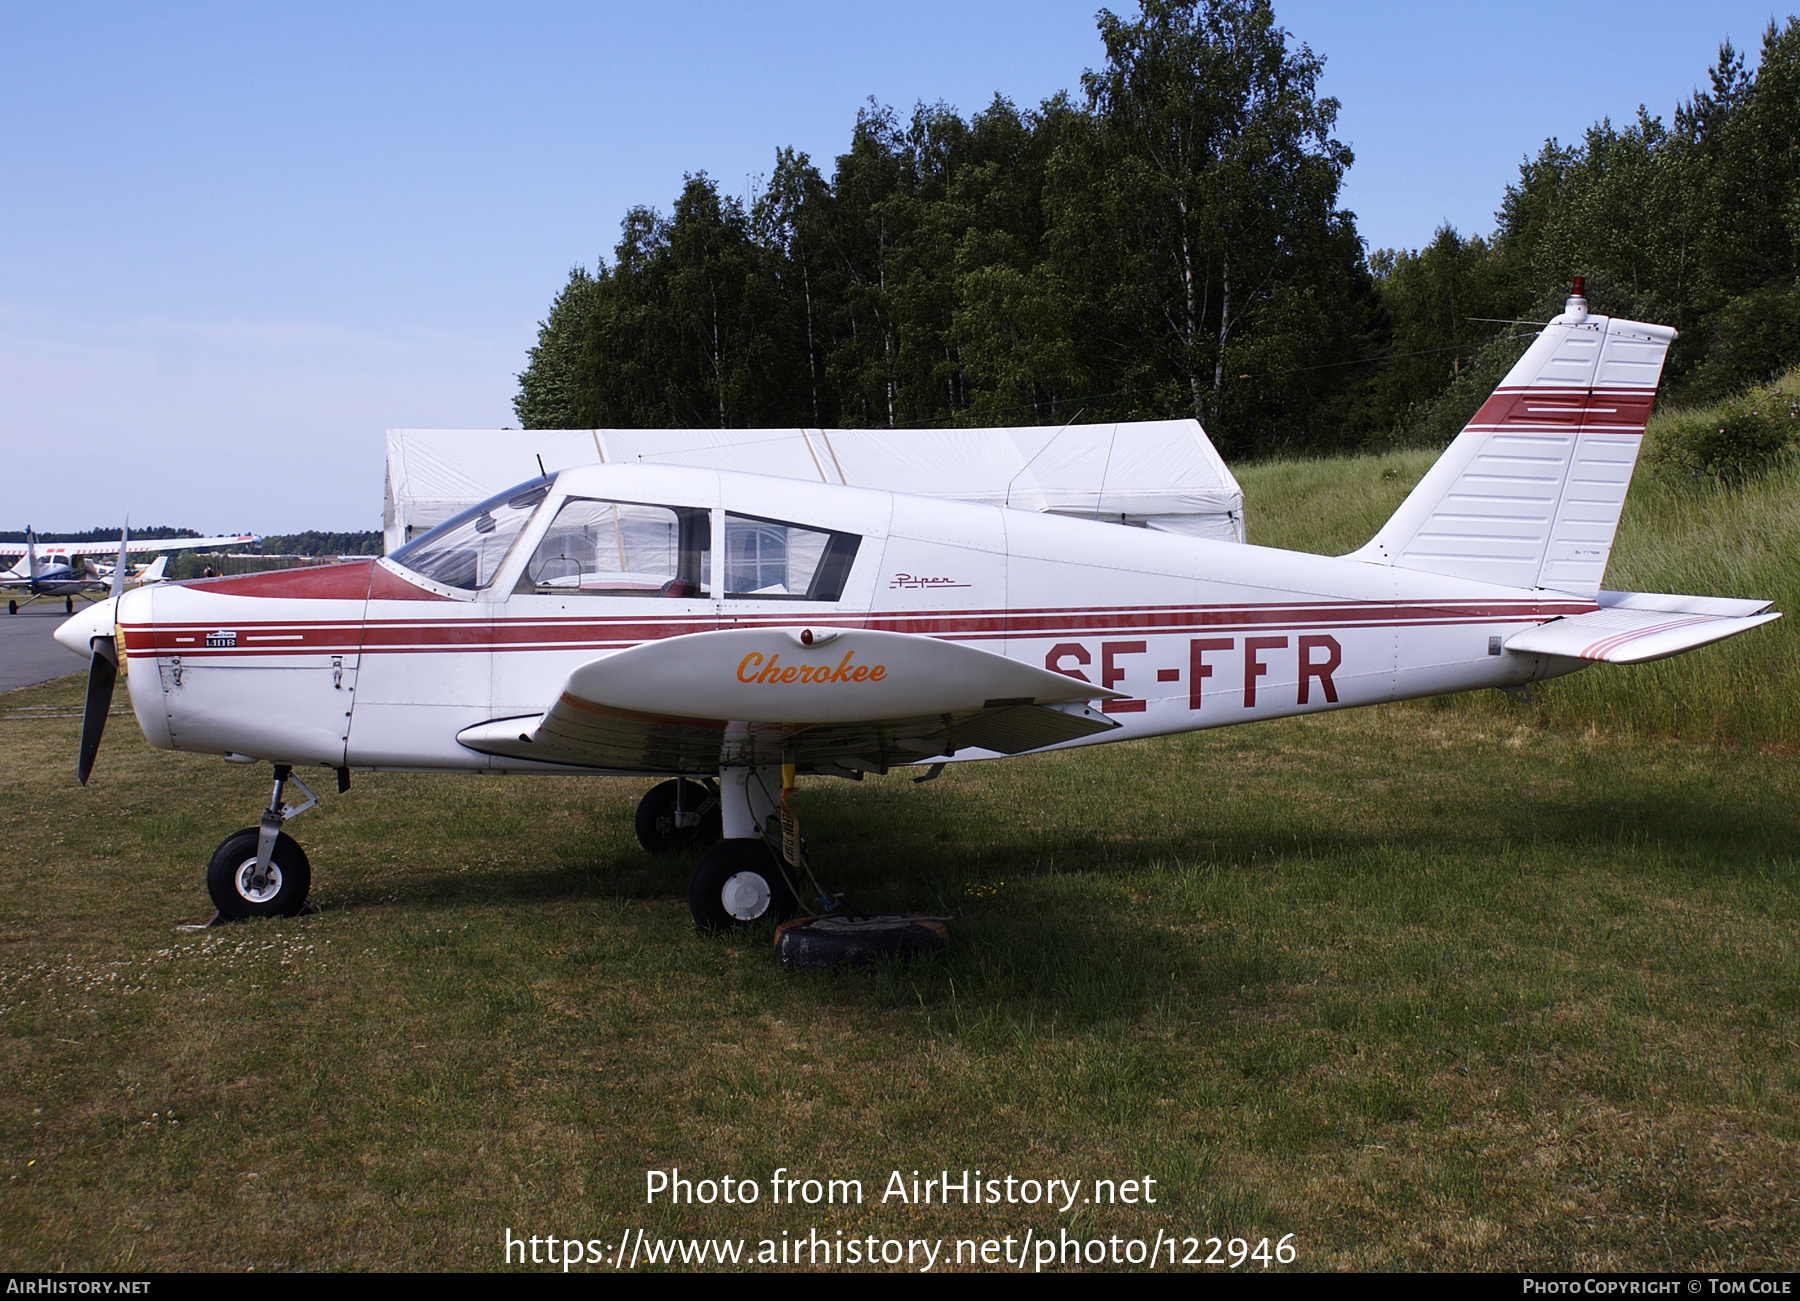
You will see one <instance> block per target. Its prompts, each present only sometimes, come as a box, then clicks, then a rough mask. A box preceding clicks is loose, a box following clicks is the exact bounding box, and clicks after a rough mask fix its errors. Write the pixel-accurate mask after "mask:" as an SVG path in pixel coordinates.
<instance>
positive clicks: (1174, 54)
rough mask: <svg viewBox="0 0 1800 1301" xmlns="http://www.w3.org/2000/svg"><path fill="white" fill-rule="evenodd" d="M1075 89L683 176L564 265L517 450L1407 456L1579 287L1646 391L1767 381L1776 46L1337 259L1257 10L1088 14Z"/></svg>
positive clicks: (1799, 55)
mask: <svg viewBox="0 0 1800 1301" xmlns="http://www.w3.org/2000/svg"><path fill="white" fill-rule="evenodd" d="M1098 21H1099V28H1100V35H1101V37H1102V40H1103V42H1104V45H1105V51H1106V59H1105V62H1104V64H1103V65H1102V66H1101V67H1100V68H1099V69H1098V70H1093V71H1089V72H1087V73H1084V74H1083V76H1082V78H1081V91H1080V95H1079V97H1076V96H1072V95H1070V94H1066V93H1065V94H1060V95H1058V96H1056V97H1055V98H1052V99H1050V100H1048V101H1046V102H1044V103H1043V104H1041V105H1039V106H1038V107H1037V108H1036V109H1035V110H1030V111H1020V110H1019V109H1017V108H1016V107H1015V106H1014V105H1013V104H1011V103H1010V102H1008V101H1007V100H1005V99H1003V98H996V99H995V101H994V102H993V103H992V104H991V105H990V106H988V107H987V108H986V109H985V110H983V111H982V112H979V113H976V114H974V115H973V116H972V117H970V118H968V119H966V120H965V119H964V118H962V117H960V116H959V115H958V114H957V113H956V112H955V111H953V110H952V109H950V108H949V107H947V106H945V105H942V104H938V105H931V106H925V105H921V106H919V107H918V108H916V109H915V110H914V111H913V113H912V115H911V116H910V117H909V118H902V117H901V116H900V115H898V114H897V113H896V112H895V111H894V110H893V109H891V108H887V107H882V106H880V105H877V104H874V103H873V102H871V104H870V105H869V106H868V107H867V108H865V109H864V110H863V111H862V112H861V113H860V114H859V115H858V117H857V121H856V125H855V129H854V130H853V132H852V133H851V138H850V144H849V148H848V150H847V151H846V152H844V153H843V154H842V155H840V156H839V157H838V158H837V159H836V161H835V163H834V165H833V167H832V171H831V174H830V176H829V177H827V176H826V175H825V174H824V172H823V171H821V170H820V168H819V167H818V166H816V165H815V164H814V163H813V162H812V161H811V160H810V159H809V158H808V157H807V156H806V155H805V154H803V153H796V152H795V151H794V150H792V149H779V150H777V152H776V157H775V165H774V169H773V171H772V172H771V174H770V175H769V176H768V177H767V178H766V181H764V182H763V183H762V184H761V186H760V187H759V188H758V190H757V192H756V193H754V194H753V195H751V196H749V197H748V199H747V200H745V199H738V198H735V197H732V196H730V195H725V194H721V193H720V191H719V188H718V186H717V184H716V183H715V182H714V181H713V180H712V179H711V178H709V177H708V176H706V175H705V174H697V175H692V176H690V177H689V178H688V181H687V184H686V186H685V188H684V189H683V191H682V193H681V195H680V197H679V198H678V199H676V201H675V204H674V207H673V210H672V211H670V212H669V213H667V214H665V213H663V212H660V211H658V210H657V209H654V208H650V207H637V208H633V209H632V210H631V211H630V212H629V213H628V214H627V216H626V217H625V220H624V222H623V224H622V232H621V236H620V239H619V242H618V244H617V247H616V248H615V250H614V252H613V256H612V258H611V260H610V261H608V260H606V259H604V258H603V259H601V260H600V261H599V263H598V264H597V266H596V267H595V268H594V269H593V270H591V271H590V270H587V269H585V268H577V269H575V270H574V271H573V272H571V274H570V277H569V280H568V282H567V283H566V284H565V285H564V286H563V287H562V289H561V291H560V292H559V293H558V294H557V295H556V297H555V299H554V301H553V302H552V304H551V307H550V311H549V315H548V317H547V318H546V319H545V320H544V321H543V322H542V323H541V326H540V330H539V336H538V342H537V345H536V347H534V348H533V349H532V350H531V353H530V357H529V362H528V365H527V367H526V369H525V370H524V371H523V372H522V373H521V374H520V375H519V377H518V378H519V392H518V395H517V397H516V398H515V401H514V409H515V411H516V413H517V415H518V417H519V420H520V423H521V425H522V426H523V427H525V428H594V427H709V426H710V427H759V426H774V427H782V426H798V425H806V426H825V427H923V426H941V425H953V424H962V425H990V424H1043V423H1062V422H1065V421H1071V420H1080V421H1100V420H1114V419H1145V418H1163V417H1170V416H1194V417H1197V418H1198V419H1200V420H1201V421H1202V423H1203V424H1205V425H1206V427H1207V429H1208V431H1209V433H1210V434H1211V435H1212V437H1213V439H1214V441H1215V442H1216V443H1217V444H1218V445H1219V447H1220V450H1221V451H1223V452H1224V453H1225V454H1226V455H1227V456H1232V457H1238V458H1244V457H1257V456H1268V455H1275V454H1281V453H1290V452H1303V451H1305V452H1313V451H1328V450H1340V449H1344V450H1347V449H1352V448H1366V447H1378V446H1390V445H1396V444H1429V443H1434V442H1442V441H1444V440H1445V439H1447V438H1448V437H1450V436H1451V435H1453V434H1454V432H1455V430H1456V429H1457V428H1460V426H1461V424H1462V422H1463V421H1464V420H1465V419H1466V418H1467V416H1468V415H1469V414H1470V412H1471V411H1472V410H1473V409H1474V406H1475V405H1477V404H1478V403H1479V400H1480V398H1481V397H1482V396H1484V395H1485V393H1486V391H1487V389H1488V388H1490V387H1491V386H1492V384H1493V383H1494V382H1495V381H1496V380H1497V379H1498V378H1499V376H1500V375H1501V374H1502V373H1503V372H1504V369H1505V367H1506V366H1507V365H1509V364H1510V363H1511V360H1512V359H1513V357H1515V356H1516V355H1517V353H1518V352H1519V351H1521V350H1522V349H1523V347H1524V346H1525V344H1526V342H1528V340H1529V337H1530V335H1531V333H1532V329H1533V327H1532V326H1531V325H1530V324H1529V323H1530V322H1532V321H1542V320H1544V319H1546V317H1547V316H1549V315H1551V314H1553V313H1554V312H1555V311H1557V310H1559V309H1560V307H1561V303H1562V299H1563V297H1564V296H1565V295H1566V293H1567V292H1568V286H1569V283H1570V280H1571V278H1572V277H1573V276H1574V275H1576V274H1584V275H1585V276H1586V277H1587V283H1588V291H1589V299H1590V302H1591V304H1592V306H1593V308H1594V310H1595V311H1598V312H1608V313H1613V314H1618V315H1625V316H1632V317H1636V318H1638V319H1643V320H1651V321H1661V322H1666V323H1669V324H1672V325H1675V326H1676V327H1677V328H1679V329H1680V330H1681V331H1682V337H1681V339H1680V340H1679V341H1678V343H1677V345H1676V347H1675V348H1674V350H1673V351H1672V353H1671V356H1670V361H1669V365H1668V369H1667V372H1666V379H1665V386H1664V394H1665V397H1668V396H1671V395H1672V396H1674V397H1675V398H1677V399H1690V398H1691V399H1700V398H1711V397H1714V396H1717V395H1719V394H1723V393H1726V392H1730V391H1733V390H1735V389H1737V388H1740V387H1742V386H1744V385H1746V384H1750V383H1755V382H1757V381H1760V380H1762V379H1765V378H1766V377H1767V376H1768V375H1770V374H1771V373H1774V372H1776V371H1778V370H1780V369H1782V368H1784V367H1786V366H1789V365H1793V364H1795V363H1796V362H1800V281H1797V278H1796V277H1797V275H1800V22H1797V21H1796V20H1795V19H1794V18H1791V17H1790V18H1789V19H1787V20H1786V22H1785V23H1784V24H1774V23H1771V25H1770V27H1769V28H1768V30H1767V32H1766V33H1765V35H1764V37H1763V42H1762V49H1761V54H1760V59H1759V62H1758V65H1757V67H1756V69H1755V71H1754V72H1751V71H1747V70H1746V67H1745V61H1744V58H1743V56H1742V54H1741V53H1739V52H1738V51H1735V50H1733V49H1732V48H1731V47H1730V45H1728V44H1727V45H1725V46H1724V47H1722V48H1721V50H1720V55H1719V61H1718V63H1717V64H1716V65H1715V66H1714V67H1713V68H1712V69H1711V70H1710V77H1709V86H1708V88H1707V89H1705V90H1698V91H1696V93H1695V94H1694V96H1693V97H1692V98H1691V99H1689V100H1687V101H1685V102H1683V103H1682V104H1680V105H1679V106H1677V107H1676V109H1675V111H1674V114H1673V118H1672V120H1671V122H1670V123H1669V124H1668V125H1664V123H1663V121H1662V120H1661V119H1660V118H1659V117H1655V116H1652V115H1650V114H1649V113H1648V112H1646V111H1645V110H1642V109H1640V110H1639V115H1638V118H1637V120H1636V121H1635V122H1633V123H1631V124H1630V125H1628V126H1625V127H1623V128H1618V127H1615V126H1613V125H1612V124H1611V123H1610V122H1601V123H1599V124H1596V125H1595V126H1594V127H1593V128H1591V129H1590V130H1589V131H1588V132H1587V134H1586V136H1585V138H1584V139H1583V140H1582V141H1581V142H1579V143H1577V144H1571V145H1563V144H1560V143H1558V142H1556V141H1550V142H1548V143H1546V144H1545V145H1544V146H1543V147H1542V149H1541V150H1540V151H1539V152H1538V153H1537V155H1536V156H1535V157H1531V158H1528V159H1527V161H1526V162H1525V163H1524V164H1523V166H1522V167H1521V169H1520V173H1519V176H1518V178H1517V180H1516V181H1515V182H1514V183H1513V184H1512V185H1510V186H1507V187H1506V189H1505V193H1504V196H1503V197H1502V199H1501V202H1500V209H1499V211H1498V212H1497V213H1496V227H1495V230H1494V231H1493V233H1492V234H1491V235H1490V236H1480V235H1474V236H1469V237H1467V238H1465V237H1463V236H1461V235H1459V234H1458V233H1457V232H1456V231H1455V230H1452V229H1448V228H1446V229H1442V230H1440V231H1438V232H1437V236H1436V238H1435V239H1434V240H1433V241H1432V242H1431V243H1430V244H1429V245H1427V246H1426V247H1424V248H1422V249H1418V250H1391V249H1382V250H1378V251H1376V252H1374V253H1370V252H1368V250H1367V249H1366V248H1365V246H1364V244H1363V242H1362V240H1361V239H1360V238H1359V236H1358V234H1357V231H1356V223H1355V217H1354V215H1353V214H1352V213H1350V212H1347V211H1345V210H1343V209H1342V208H1341V207H1340V206H1339V197H1340V188H1341V185H1342V182H1343V178H1344V173H1345V171H1346V169H1347V168H1348V167H1349V166H1350V165H1351V162H1352V157H1351V152H1350V150H1349V149H1347V148H1346V147H1345V146H1344V145H1343V144H1342V143H1341V142H1339V141H1338V140H1337V139H1336V138H1335V136H1334V135H1333V131H1334V129H1335V124H1336V117H1337V111H1338V103H1337V101H1336V100H1333V99H1331V98H1328V97H1323V96H1321V95H1320V94H1319V93H1318V80H1319V76H1320V73H1321V71H1322V66H1323V61H1322V59H1321V58H1320V57H1319V56H1317V55H1315V54H1314V53H1313V52H1312V51H1311V50H1310V49H1309V48H1308V47H1307V46H1306V45H1305V44H1303V43H1301V42H1299V41H1297V40H1296V39H1294V38H1293V37H1292V36H1290V34H1289V33H1287V32H1286V31H1284V30H1283V29H1282V28H1281V27H1280V26H1279V25H1278V24H1277V22H1276V19H1275V15H1274V13H1273V11H1272V9H1271V7H1270V5H1269V4H1268V3H1265V2H1263V0H1140V5H1139V10H1138V12H1137V14H1136V15H1135V17H1133V18H1131V19H1130V20H1127V19H1124V18H1120V17H1117V16H1115V15H1113V14H1111V13H1107V12H1102V13H1101V14H1100V16H1099V20H1098Z"/></svg>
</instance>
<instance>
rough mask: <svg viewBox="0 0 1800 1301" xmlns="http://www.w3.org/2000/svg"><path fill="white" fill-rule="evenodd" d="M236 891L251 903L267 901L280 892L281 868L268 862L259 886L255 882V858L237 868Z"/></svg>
mask: <svg viewBox="0 0 1800 1301" xmlns="http://www.w3.org/2000/svg"><path fill="white" fill-rule="evenodd" d="M237 892H238V893H239V894H240V895H242V896H243V897H244V898H245V899H248V900H249V901H250V902H251V903H267V902H269V900H271V899H273V898H274V897H275V896H276V895H278V894H280V893H281V869H280V868H279V867H277V866H275V864H273V863H270V864H269V866H268V870H267V872H266V873H265V874H264V876H263V883H262V885H261V886H260V887H258V886H257V884H256V860H255V859H254V858H253V859H251V860H250V861H249V862H247V863H245V864H244V865H243V866H242V867H240V868H239V869H238V874H237Z"/></svg>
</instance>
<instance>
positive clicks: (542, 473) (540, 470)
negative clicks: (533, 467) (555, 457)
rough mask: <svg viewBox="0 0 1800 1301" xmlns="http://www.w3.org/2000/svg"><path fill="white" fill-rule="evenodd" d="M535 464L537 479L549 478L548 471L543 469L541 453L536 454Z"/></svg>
mask: <svg viewBox="0 0 1800 1301" xmlns="http://www.w3.org/2000/svg"><path fill="white" fill-rule="evenodd" d="M537 462H538V478H540V479H548V478H549V477H550V471H548V470H546V469H545V468H544V454H543V453H542V452H539V453H538V454H537Z"/></svg>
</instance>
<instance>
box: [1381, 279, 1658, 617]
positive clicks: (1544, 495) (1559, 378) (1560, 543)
mask: <svg viewBox="0 0 1800 1301" xmlns="http://www.w3.org/2000/svg"><path fill="white" fill-rule="evenodd" d="M1674 338H1675V331H1674V330H1672V329H1670V328H1669V327H1668V326H1664V325H1646V324H1644V323H1642V322H1639V321H1620V320H1614V319H1611V318H1609V317H1605V316H1590V315H1588V311H1587V300H1586V299H1585V298H1584V297H1582V295H1581V282H1580V281H1579V280H1577V281H1576V292H1575V294H1574V296H1572V297H1571V298H1570V299H1569V303H1568V308H1567V310H1565V311H1564V312H1563V314H1562V315H1561V316H1558V317H1557V318H1556V319H1555V320H1553V321H1551V322H1550V323H1549V324H1548V325H1547V326H1545V327H1544V332H1543V333H1542V334H1540V335H1539V336H1538V338H1537V340H1536V342H1534V343H1533V344H1532V345H1531V347H1530V348H1529V349H1528V350H1527V351H1526V353H1525V355H1524V356H1523V357H1521V358H1519V361H1518V363H1517V364H1516V365H1515V366H1514V367H1513V368H1512V370H1511V371H1509V372H1508V373H1507V376H1506V378H1505V379H1504V380H1503V381H1501V384H1500V387H1499V388H1497V389H1495V390H1494V392H1493V394H1492V396H1490V397H1489V398H1488V400H1487V401H1486V402H1485V403H1483V404H1482V407H1481V410H1480V411H1478V412H1476V413H1475V418H1474V419H1473V420H1471V421H1470V422H1469V424H1468V426H1467V427H1466V428H1465V429H1464V430H1463V431H1462V433H1461V434H1459V435H1458V436H1457V438H1456V441H1455V442H1453V443H1451V444H1450V446H1449V447H1448V448H1446V449H1445V451H1444V454H1443V455H1442V456H1441V457H1439V458H1438V461H1437V463H1436V464H1435V465H1433V466H1432V467H1431V469H1430V470H1429V471H1428V472H1427V473H1426V475H1425V477H1424V478H1423V479H1421V480H1420V481H1419V486H1418V487H1416V488H1414V489H1413V491H1412V493H1411V494H1410V495H1409V496H1408V497H1407V499H1406V500H1405V501H1404V502H1402V503H1401V504H1400V509H1399V510H1397V511H1395V512H1394V516H1393V518H1392V519H1390V520H1388V522H1387V523H1386V524H1384V525H1383V526H1382V528H1381V532H1379V533H1377V534H1376V535H1375V537H1374V539H1373V540H1372V541H1371V542H1370V543H1369V544H1368V545H1367V546H1365V547H1363V548H1362V549H1361V550H1360V551H1356V552H1354V553H1352V558H1353V559H1356V560H1365V561H1370V562H1373V563H1377V564H1387V565H1394V566H1396V567H1398V568H1401V569H1418V570H1424V571H1426V572H1428V573H1436V574H1447V575H1453V576H1455V577H1459V578H1474V579H1480V580H1481V581H1483V582H1489V583H1502V584H1505V585H1507V586H1509V587H1542V588H1550V589H1552V590H1554V591H1558V592H1570V593H1573V594H1575V595H1579V596H1592V595H1594V593H1596V592H1597V591H1599V590H1600V580H1601V577H1602V576H1603V575H1604V574H1605V572H1606V561H1607V557H1608V556H1609V555H1610V554H1611V552H1612V543H1613V535H1614V533H1615V532H1617V530H1618V525H1619V513H1620V511H1621V510H1622V509H1623V507H1624V505H1625V490H1626V488H1627V487H1629V486H1630V483H1631V471H1632V468H1633V466H1635V465H1636V463H1637V454H1638V446H1639V444H1640V443H1642V442H1643V436H1644V424H1645V422H1646V421H1647V420H1648V419H1649V416H1650V405H1651V403H1652V402H1653V401H1654V400H1655V398H1656V384H1657V380H1658V379H1659V378H1660V377H1661V375H1662V365H1663V357H1664V355H1665V354H1666V353H1667V352H1668V350H1669V343H1670V341H1671V340H1673V339H1674Z"/></svg>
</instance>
